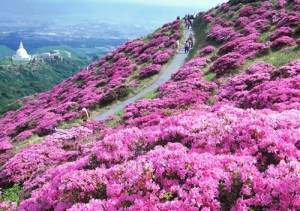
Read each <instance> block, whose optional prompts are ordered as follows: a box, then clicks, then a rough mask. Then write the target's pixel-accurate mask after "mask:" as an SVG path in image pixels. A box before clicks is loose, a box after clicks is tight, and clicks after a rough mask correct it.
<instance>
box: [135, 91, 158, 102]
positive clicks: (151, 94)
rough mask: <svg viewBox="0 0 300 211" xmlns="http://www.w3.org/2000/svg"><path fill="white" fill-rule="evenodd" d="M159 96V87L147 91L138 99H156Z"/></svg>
mask: <svg viewBox="0 0 300 211" xmlns="http://www.w3.org/2000/svg"><path fill="white" fill-rule="evenodd" d="M157 96H158V90H157V89H153V90H151V91H149V92H147V93H146V94H144V95H143V96H141V97H140V98H139V99H138V100H143V99H154V98H156V97H157Z"/></svg>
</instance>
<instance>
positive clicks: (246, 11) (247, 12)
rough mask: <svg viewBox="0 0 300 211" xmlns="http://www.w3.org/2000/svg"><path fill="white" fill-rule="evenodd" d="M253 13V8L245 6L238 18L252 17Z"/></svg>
mask: <svg viewBox="0 0 300 211" xmlns="http://www.w3.org/2000/svg"><path fill="white" fill-rule="evenodd" d="M253 13H254V10H253V7H252V6H246V7H244V8H243V9H242V10H241V11H240V17H243V16H246V17H248V16H250V15H252V14H253Z"/></svg>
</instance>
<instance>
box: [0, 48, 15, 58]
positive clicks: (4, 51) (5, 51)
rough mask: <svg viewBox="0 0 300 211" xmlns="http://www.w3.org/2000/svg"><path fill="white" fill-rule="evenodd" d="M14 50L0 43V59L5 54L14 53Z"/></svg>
mask: <svg viewBox="0 0 300 211" xmlns="http://www.w3.org/2000/svg"><path fill="white" fill-rule="evenodd" d="M14 52H15V51H13V50H12V49H10V48H8V47H6V46H4V45H0V60H1V59H3V58H4V57H5V56H10V55H12V54H14Z"/></svg>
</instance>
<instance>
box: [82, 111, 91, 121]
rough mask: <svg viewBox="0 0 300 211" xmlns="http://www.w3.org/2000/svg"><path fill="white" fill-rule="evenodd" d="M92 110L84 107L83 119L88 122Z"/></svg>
mask: <svg viewBox="0 0 300 211" xmlns="http://www.w3.org/2000/svg"><path fill="white" fill-rule="evenodd" d="M90 116H91V115H90V112H89V111H88V110H87V109H86V108H83V109H82V113H81V119H82V121H84V122H86V121H88V120H89V119H90Z"/></svg>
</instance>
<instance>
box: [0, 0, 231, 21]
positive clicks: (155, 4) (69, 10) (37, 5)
mask: <svg viewBox="0 0 300 211" xmlns="http://www.w3.org/2000/svg"><path fill="white" fill-rule="evenodd" d="M223 2H226V1H223V0H208V1H204V0H109V1H107V0H1V7H0V24H1V19H2V21H4V22H5V21H6V20H8V19H9V18H10V17H18V21H19V20H21V21H22V20H23V21H27V20H29V21H30V22H36V23H38V22H39V23H40V22H48V23H49V22H54V23H60V24H76V23H79V22H83V21H94V22H98V23H99V22H101V21H102V22H106V23H108V22H110V23H118V24H137V25H144V26H146V27H151V26H152V27H158V26H161V24H163V23H166V22H168V21H172V20H174V19H175V18H176V16H180V17H183V16H184V15H185V14H194V13H197V12H200V11H206V10H208V9H210V8H212V7H215V6H216V5H218V4H220V3H223ZM147 24H148V25H147Z"/></svg>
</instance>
